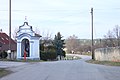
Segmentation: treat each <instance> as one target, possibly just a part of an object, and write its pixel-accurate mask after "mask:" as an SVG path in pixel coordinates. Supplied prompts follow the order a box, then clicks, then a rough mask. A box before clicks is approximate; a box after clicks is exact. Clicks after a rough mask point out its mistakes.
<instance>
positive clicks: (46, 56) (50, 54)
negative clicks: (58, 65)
mask: <svg viewBox="0 0 120 80" xmlns="http://www.w3.org/2000/svg"><path fill="white" fill-rule="evenodd" d="M56 57H57V54H56V52H55V51H47V52H44V51H41V53H40V58H41V60H45V61H47V60H55V59H56Z"/></svg>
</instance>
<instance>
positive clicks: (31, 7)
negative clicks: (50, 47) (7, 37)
mask: <svg viewBox="0 0 120 80" xmlns="http://www.w3.org/2000/svg"><path fill="white" fill-rule="evenodd" d="M8 1H9V0H0V28H2V30H3V32H6V33H9V32H8V29H9V27H8V20H9V17H8V15H9V12H8V8H9V2H8ZM91 7H93V8H94V38H103V36H104V35H105V34H106V33H107V32H108V30H112V29H113V28H114V27H115V25H120V1H119V0H12V34H13V33H14V30H15V28H19V26H20V25H22V24H23V23H24V20H25V16H27V20H28V22H29V25H31V26H33V29H34V30H36V28H37V29H39V31H40V32H41V35H42V34H43V32H44V33H48V32H49V33H52V35H53V36H54V35H55V34H56V33H57V32H61V34H62V35H63V36H64V38H67V37H69V36H71V35H73V34H75V35H76V36H78V38H80V39H83V38H91V14H90V10H91Z"/></svg>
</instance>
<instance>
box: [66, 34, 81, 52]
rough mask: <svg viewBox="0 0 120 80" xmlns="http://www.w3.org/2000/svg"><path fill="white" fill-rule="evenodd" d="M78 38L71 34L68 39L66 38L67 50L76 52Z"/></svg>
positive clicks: (78, 43)
mask: <svg viewBox="0 0 120 80" xmlns="http://www.w3.org/2000/svg"><path fill="white" fill-rule="evenodd" d="M79 45H80V42H79V39H77V36H75V35H73V36H70V37H69V38H68V39H66V48H67V51H68V52H73V51H74V52H77V51H78V49H79Z"/></svg>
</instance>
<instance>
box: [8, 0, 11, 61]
mask: <svg viewBox="0 0 120 80" xmlns="http://www.w3.org/2000/svg"><path fill="white" fill-rule="evenodd" d="M8 53H9V55H10V59H11V0H9V52H8Z"/></svg>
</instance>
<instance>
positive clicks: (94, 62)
mask: <svg viewBox="0 0 120 80" xmlns="http://www.w3.org/2000/svg"><path fill="white" fill-rule="evenodd" d="M86 62H88V63H93V64H102V65H107V66H120V62H112V61H97V60H87V61H86Z"/></svg>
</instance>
